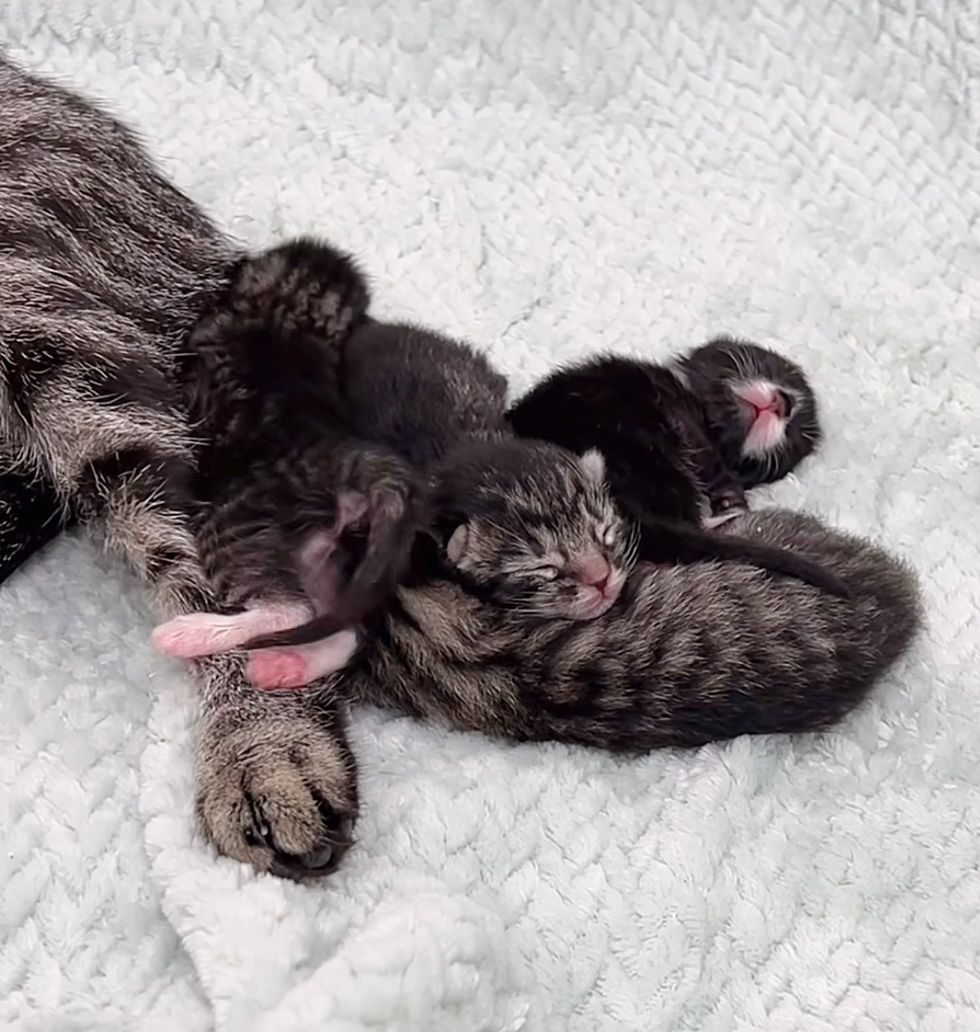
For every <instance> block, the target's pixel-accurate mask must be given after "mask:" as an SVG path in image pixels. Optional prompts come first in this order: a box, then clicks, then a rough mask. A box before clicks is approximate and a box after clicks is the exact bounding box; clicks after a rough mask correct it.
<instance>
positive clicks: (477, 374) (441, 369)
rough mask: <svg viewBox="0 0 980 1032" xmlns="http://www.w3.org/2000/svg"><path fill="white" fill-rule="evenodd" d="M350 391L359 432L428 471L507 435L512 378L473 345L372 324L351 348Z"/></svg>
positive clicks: (425, 332) (400, 327)
mask: <svg viewBox="0 0 980 1032" xmlns="http://www.w3.org/2000/svg"><path fill="white" fill-rule="evenodd" d="M343 385H344V393H345V396H346V398H347V401H348V404H349V409H350V419H351V421H352V424H353V426H354V427H355V429H356V431H357V432H358V433H359V434H360V435H361V436H363V437H366V438H368V439H370V440H375V441H378V442H379V443H383V444H386V445H388V446H389V447H391V448H393V449H395V450H396V451H398V452H399V453H400V454H402V455H404V456H405V457H406V458H407V459H409V460H410V461H411V462H414V463H416V464H417V465H419V466H422V467H425V468H428V467H430V466H431V465H432V464H433V463H435V462H438V461H439V460H440V459H442V458H443V457H444V456H445V454H446V453H447V452H448V451H449V450H450V449H451V448H453V447H454V446H455V445H456V444H457V443H459V442H460V441H461V440H464V439H477V440H484V439H487V438H489V437H492V436H494V435H495V434H498V433H500V432H501V431H502V429H503V425H504V420H503V413H504V405H505V398H506V392H507V381H506V380H505V379H504V377H503V376H502V375H501V374H500V373H498V372H497V371H496V370H495V369H494V368H493V367H492V366H491V365H490V363H489V362H488V361H487V359H486V358H485V357H484V356H483V355H482V354H480V353H479V352H478V351H476V349H475V348H473V347H471V346H470V345H469V344H466V343H464V342H462V341H459V340H455V339H453V338H450V337H446V336H444V335H442V334H438V333H435V332H434V331H432V330H427V329H424V328H422V327H418V326H413V325H409V324H404V323H381V322H375V321H373V320H372V321H369V322H367V323H366V324H365V325H364V326H362V327H361V328H359V329H358V330H357V331H356V332H355V333H354V334H353V336H352V337H351V339H350V341H349V342H348V344H347V349H346V355H345V362H344V368H343Z"/></svg>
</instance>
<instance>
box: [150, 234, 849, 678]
mask: <svg viewBox="0 0 980 1032" xmlns="http://www.w3.org/2000/svg"><path fill="white" fill-rule="evenodd" d="M368 307H369V295H368V290H367V285H366V282H365V280H364V277H363V276H362V274H361V273H360V272H359V270H358V269H357V268H356V266H355V265H354V263H353V262H352V261H351V260H350V259H349V257H347V256H346V255H344V254H342V253H340V252H338V251H336V250H335V249H334V248H332V247H330V246H329V245H327V244H323V243H317V242H315V241H312V240H305V239H304V240H297V241H293V242H291V243H289V244H286V245H283V246H281V247H279V248H276V249H274V250H272V251H269V252H266V253H264V254H261V255H259V256H257V257H255V258H253V259H248V260H244V261H242V262H241V263H240V264H239V267H238V268H237V269H236V271H235V274H234V276H233V277H232V280H231V283H230V285H229V287H228V289H227V291H226V293H225V294H224V296H223V297H222V298H221V299H220V300H219V302H218V304H217V305H216V307H215V309H214V310H213V311H212V312H210V313H209V314H208V315H207V316H206V317H205V318H204V319H202V320H201V322H200V323H199V324H198V326H197V327H196V329H195V330H194V332H193V333H192V334H191V338H190V348H189V354H190V356H191V357H190V358H188V360H187V362H186V363H185V367H184V370H183V372H184V377H185V378H186V381H187V384H188V388H187V389H188V394H189V399H190V400H189V411H190V412H191V415H192V418H193V420H194V422H195V423H196V424H197V425H198V426H199V427H200V428H201V431H202V438H203V441H204V444H203V446H202V448H201V451H200V454H199V456H198V462H197V478H196V482H195V487H194V496H195V498H196V499H198V501H199V503H200V504H199V510H198V522H197V530H196V532H197V538H198V541H199V545H200V551H201V557H202V561H203V564H204V567H205V570H206V571H207V572H208V575H209V577H210V579H211V581H212V583H214V584H215V585H216V587H217V589H218V593H219V597H220V598H221V599H222V600H223V601H224V602H226V603H227V604H228V605H230V606H233V607H235V608H237V609H241V607H243V606H247V607H248V608H246V609H244V610H243V611H242V612H240V613H237V614H232V615H227V614H217V613H216V614H203V613H196V614H185V615H181V616H178V617H176V618H175V619H173V620H171V621H169V622H168V623H167V624H165V625H164V626H162V627H160V628H158V629H157V631H156V633H155V636H154V640H155V642H156V644H157V645H158V647H160V648H161V649H163V650H164V651H167V652H170V653H171V654H173V655H177V656H182V657H186V658H189V657H194V656H201V655H207V654H214V653H218V652H223V651H228V650H230V649H233V648H237V647H241V646H244V647H245V648H248V649H252V650H255V649H262V650H269V649H270V648H272V647H275V646H297V645H305V646H309V647H308V648H307V649H305V651H302V652H300V651H296V650H293V651H291V652H282V651H276V652H272V651H259V652H255V653H253V655H252V656H251V658H250V661H249V671H250V675H251V678H252V681H253V683H255V684H256V685H258V686H260V687H265V688H270V687H289V686H298V685H302V684H306V683H308V682H309V681H311V680H313V679H315V678H319V677H323V676H326V675H328V674H330V673H333V672H334V671H336V670H338V669H340V668H341V667H342V666H344V665H345V664H346V663H347V662H348V660H350V658H351V657H352V655H353V653H354V651H355V649H356V638H355V636H354V634H353V633H352V631H351V627H352V626H353V625H355V624H357V623H362V622H363V621H364V620H366V619H367V618H368V617H369V616H370V615H371V614H372V612H373V611H376V610H377V609H378V608H379V607H380V605H381V604H382V602H384V601H386V600H388V599H390V598H391V596H392V594H393V592H394V590H395V587H396V585H397V584H398V583H399V582H400V581H402V580H404V579H405V576H406V573H407V571H408V570H409V569H413V570H415V571H416V576H418V574H419V571H424V572H425V573H429V574H431V573H435V572H443V573H445V572H449V573H450V575H451V576H452V578H453V579H454V580H455V581H457V582H458V583H460V584H462V585H464V586H465V588H466V589H467V590H468V591H470V592H471V593H473V594H475V595H477V596H479V597H480V598H481V599H482V600H484V601H485V602H487V603H490V604H494V605H506V606H509V607H513V608H514V609H515V610H516V611H518V612H519V613H520V614H522V616H523V617H525V618H527V619H528V620H539V619H549V618H554V619H594V618H596V617H598V616H601V615H602V614H603V613H605V612H606V611H607V610H608V609H609V608H610V607H611V606H612V605H613V604H614V603H615V602H616V601H617V599H618V598H619V595H620V592H621V591H622V588H623V585H624V584H625V582H626V579H627V577H628V575H629V573H630V571H631V569H632V567H633V564H634V561H635V560H636V559H637V558H639V560H640V561H642V562H647V563H650V562H658V563H664V562H679V561H688V562H689V561H695V560H697V559H699V558H703V557H706V556H707V557H714V558H718V559H723V558H730V559H737V560H740V561H742V562H745V563H749V564H754V565H757V566H759V567H761V568H765V569H768V570H770V571H774V572H777V573H782V574H788V575H790V576H793V577H797V578H798V579H800V580H803V581H806V582H808V583H811V584H814V585H816V586H818V587H821V588H823V589H825V590H827V591H830V592H831V593H833V594H837V595H840V596H844V595H846V594H847V588H846V586H845V585H844V584H843V582H842V581H841V580H840V578H838V577H836V576H835V575H834V574H832V573H831V572H830V571H829V570H827V569H826V568H824V567H822V566H820V565H819V564H817V563H814V562H813V561H812V560H810V559H808V558H807V557H805V556H802V555H800V554H799V553H797V552H793V551H789V550H780V549H776V548H774V547H773V546H771V545H769V544H765V543H760V542H758V541H746V540H745V539H743V538H739V537H736V536H734V535H730V534H729V535H725V536H721V535H718V534H710V533H706V532H705V529H703V528H710V527H713V526H715V525H717V524H718V523H721V522H725V521H728V520H730V519H732V518H733V517H734V516H736V515H738V513H740V512H745V511H746V510H747V505H746V502H745V493H744V492H745V488H746V487H750V486H752V485H754V484H756V483H759V482H762V481H765V480H772V479H776V478H777V477H779V476H783V475H785V473H787V472H788V471H789V470H790V469H792V468H794V467H795V466H796V465H798V463H799V462H800V461H801V460H802V459H803V458H804V457H805V456H806V455H808V454H809V453H810V451H812V449H813V448H814V446H815V445H816V443H817V441H818V440H819V434H820V430H819V424H818V422H817V415H816V401H815V399H814V397H813V393H812V391H811V390H810V387H809V384H808V383H807V381H806V378H805V377H804V376H803V374H802V372H801V371H800V370H799V369H797V368H796V367H795V366H794V365H792V363H790V362H788V361H786V360H785V359H782V358H780V357H779V356H777V355H775V354H773V353H772V352H770V351H767V350H765V349H762V348H759V347H756V346H754V345H750V344H747V343H744V342H739V341H735V340H718V341H715V342H713V343H711V344H709V345H706V346H704V347H702V348H698V349H697V350H695V351H694V352H692V353H691V354H690V355H689V356H687V357H686V358H684V359H682V360H681V361H680V362H679V363H678V364H677V365H676V366H674V367H671V368H666V367H659V366H656V365H654V364H652V363H648V362H640V361H637V360H631V359H624V358H616V357H602V358H598V359H595V360H593V361H591V362H587V363H585V364H583V365H581V366H579V367H575V368H569V369H565V370H560V371H558V372H556V373H555V374H553V375H552V376H551V377H549V378H548V379H547V380H546V381H545V382H544V383H542V384H540V385H539V386H538V387H537V388H535V389H534V390H532V391H531V392H530V393H529V394H528V395H527V396H526V397H525V398H523V399H522V400H521V401H519V402H518V403H517V404H516V405H515V406H514V407H513V408H512V409H511V410H510V411H509V412H508V411H505V400H504V399H505V390H506V384H505V381H504V379H503V377H502V376H501V375H500V374H499V373H497V372H496V371H495V370H493V369H492V368H491V367H490V365H489V364H488V362H487V360H486V359H485V358H484V357H483V356H481V355H480V354H479V353H477V352H476V351H475V350H474V349H473V348H472V347H470V346H469V345H467V344H465V343H462V342H459V341H454V340H451V339H448V338H446V337H442V336H439V335H437V334H435V333H433V332H431V331H429V330H426V329H423V328H419V327H413V326H406V325H398V324H383V323H379V322H377V321H375V320H374V319H372V318H371V317H370V316H369V315H368ZM600 449H601V451H600ZM576 456H577V457H576ZM607 480H608V489H607ZM614 502H615V504H614ZM423 510H424V511H423ZM621 514H623V515H621ZM624 516H625V517H626V519H624ZM313 612H316V613H317V614H318V615H316V616H315V617H312V618H310V617H311V614H312V613H313Z"/></svg>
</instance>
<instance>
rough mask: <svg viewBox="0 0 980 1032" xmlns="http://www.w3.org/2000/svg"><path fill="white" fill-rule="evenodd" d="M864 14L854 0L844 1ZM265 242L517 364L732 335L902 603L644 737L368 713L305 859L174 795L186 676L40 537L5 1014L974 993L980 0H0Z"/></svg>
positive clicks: (23, 41)
mask: <svg viewBox="0 0 980 1032" xmlns="http://www.w3.org/2000/svg"><path fill="white" fill-rule="evenodd" d="M859 10H860V12H861V13H860V14H858V13H856V12H857V11H859ZM0 28H2V38H3V39H5V40H6V41H7V43H8V44H9V46H10V48H11V51H12V53H13V54H14V55H16V56H18V57H21V58H22V59H24V60H26V61H28V62H29V63H31V64H32V65H34V66H37V67H40V68H43V69H44V70H46V71H51V72H55V73H57V74H59V75H62V76H64V77H66V78H67V79H69V80H70V81H72V82H74V83H76V84H77V85H78V86H80V87H84V88H85V89H87V90H89V91H92V92H94V93H96V94H97V95H99V96H101V97H102V98H105V99H107V100H109V101H110V103H111V105H112V107H113V108H114V109H115V110H116V111H117V112H119V113H120V114H122V115H123V116H124V117H125V118H126V119H127V120H128V121H130V122H131V123H133V124H135V125H136V126H137V127H138V128H139V129H140V130H141V131H142V132H143V133H144V135H145V136H146V138H147V140H148V143H149V144H150V146H151V148H152V149H153V151H154V153H156V154H157V155H158V156H159V157H160V160H161V161H162V162H163V163H164V166H165V168H166V169H167V171H168V172H169V173H170V174H171V175H173V176H174V177H175V178H176V179H177V180H178V181H179V182H180V184H181V185H182V186H183V187H184V188H186V189H187V190H188V191H189V192H190V193H191V194H192V195H193V196H194V197H195V198H196V199H197V200H199V201H200V202H201V203H202V204H204V205H205V206H206V207H207V208H208V209H209V210H211V211H212V212H213V213H214V214H215V215H216V216H217V218H218V219H219V220H220V221H221V222H222V224H223V225H225V226H226V227H227V228H228V229H229V230H230V231H232V232H233V233H235V234H236V235H237V236H238V237H239V238H240V239H242V240H244V241H246V242H247V243H250V244H256V245H259V244H264V243H267V242H270V241H273V240H276V239H279V238H280V237H281V236H283V235H284V234H286V233H292V232H297V231H319V232H322V233H324V234H328V235H329V236H330V237H331V238H332V239H334V240H335V241H336V242H338V243H339V244H341V245H343V246H345V247H348V248H350V249H352V250H354V251H355V252H357V253H358V254H359V255H360V256H361V257H362V258H363V259H364V261H365V263H366V264H367V266H368V268H369V269H370V270H371V272H372V274H373V278H374V284H375V289H376V296H377V298H378V307H379V311H382V312H385V313H389V314H395V315H399V316H402V317H409V318H417V319H421V320H425V321H426V322H427V323H429V324H432V325H434V326H437V327H439V328H442V329H446V330H449V331H451V332H455V333H458V334H462V335H467V336H469V337H470V338H471V339H473V340H475V341H478V342H481V343H483V344H485V345H486V346H487V347H488V348H489V349H490V352H491V354H492V356H493V358H494V359H495V360H496V361H498V362H499V363H500V365H501V367H502V368H504V369H505V370H506V371H507V372H508V374H510V375H511V376H512V378H513V384H514V387H515V389H520V388H523V387H524V386H526V385H527V384H528V383H530V382H531V381H532V380H533V379H534V378H535V377H537V376H538V375H540V374H541V373H543V372H544V371H545V370H546V369H548V368H549V367H550V366H551V365H552V364H553V363H554V362H555V361H556V360H557V359H559V358H569V357H573V356H576V355H581V354H586V353H589V352H591V351H593V350H594V349H597V348H600V347H601V348H612V349H617V350H623V351H633V352H636V353H640V354H647V355H653V356H666V355H668V354H670V353H672V352H674V351H676V350H678V349H680V348H684V347H688V346H691V345H693V344H696V343H699V342H701V341H702V340H704V339H706V337H707V336H708V335H709V334H711V333H715V332H721V331H729V332H736V333H740V334H743V335H745V336H747V337H750V338H753V339H756V340H759V341H762V342H766V343H770V344H774V345H776V346H778V347H780V348H782V349H783V350H785V351H786V353H788V354H790V355H791V356H793V357H795V358H797V359H798V360H799V361H800V362H802V363H803V365H804V366H805V368H806V369H807V370H808V371H809V372H810V373H811V374H812V378H813V380H814V382H815V385H816V387H817V390H818V392H819V394H820V396H821V399H822V401H823V406H824V407H823V413H824V423H825V427H826V430H827V441H826V445H825V447H824V448H823V449H822V451H821V452H820V454H819V456H818V457H816V458H815V459H814V460H812V461H811V462H809V463H807V464H806V465H805V466H804V467H803V469H802V470H801V472H800V476H799V478H798V479H796V478H793V479H791V480H789V481H787V482H784V483H783V484H781V485H779V486H778V487H777V488H776V489H774V490H772V491H770V492H768V494H767V495H764V496H763V497H760V499H759V502H760V504H764V503H765V502H766V501H771V500H776V501H778V502H779V503H781V504H787V505H791V506H799V507H806V508H810V509H814V510H817V511H819V512H821V513H823V514H824V515H825V516H826V517H827V518H829V519H830V520H832V521H834V522H836V523H838V524H840V525H842V526H845V527H847V528H849V529H855V530H858V531H861V532H865V533H868V534H870V535H873V536H876V537H880V538H881V539H882V540H884V541H885V542H887V544H888V545H889V546H890V547H891V548H893V549H895V550H896V551H899V552H902V553H904V554H906V555H908V556H910V557H911V558H912V559H913V561H914V562H915V563H916V565H917V566H918V568H919V569H920V570H921V571H922V574H923V577H924V584H925V593H926V599H927V603H928V606H929V610H930V628H929V631H928V634H927V635H926V636H925V637H924V638H923V640H922V641H921V643H920V644H919V646H918V647H917V648H916V650H915V651H914V652H913V654H912V655H911V656H910V657H909V659H908V660H907V661H906V662H904V663H903V664H902V665H901V666H900V667H899V668H898V669H897V670H896V671H895V672H894V674H893V675H892V676H891V677H890V678H889V679H888V680H887V682H886V683H885V684H883V685H882V686H881V688H880V690H879V691H878V692H877V693H876V694H875V696H874V699H873V701H872V702H871V703H870V704H869V705H867V706H866V707H864V708H863V709H862V710H861V711H860V712H859V713H857V714H855V715H854V716H853V717H852V718H851V719H849V720H848V721H847V722H846V723H845V724H844V725H843V726H842V727H841V728H840V729H839V730H838V731H836V732H834V733H833V734H828V735H824V736H820V737H806V738H800V739H797V740H788V739H759V740H753V741H746V740H740V741H736V742H733V743H730V744H728V745H724V746H719V747H710V748H706V749H703V750H701V751H699V752H692V753H676V754H675V753H667V752H665V753H660V754H657V755H654V756H651V757H648V758H646V759H644V760H640V761H629V762H627V761H623V760H615V759H611V758H609V757H605V756H602V755H599V754H595V753H590V752H587V751H584V750H578V749H570V748H559V747H537V746H535V747H514V746H510V745H507V744H502V743H499V742H491V741H488V740H485V739H483V738H480V737H478V736H473V735H469V736H467V735H458V734H445V733H442V732H438V731H436V730H433V729H431V728H427V727H424V726H419V725H416V724H414V723H412V722H411V721H408V720H404V719H400V718H397V717H394V716H391V715H388V714H382V713H379V712H367V713H364V712H362V713H360V714H358V716H357V717H356V720H355V726H354V740H355V744H356V748H357V751H358V755H359V757H360V760H361V767H362V783H363V796H364V800H363V801H364V816H363V819H362V820H361V822H360V824H359V828H358V837H359V847H358V848H357V849H356V850H355V851H353V852H352V853H351V854H350V855H349V857H348V859H347V861H346V862H345V865H344V867H343V869H342V871H341V872H340V873H338V874H337V875H336V876H335V877H334V878H332V879H331V880H330V881H329V882H328V883H325V884H321V885H319V886H316V887H313V888H303V887H298V886H293V885H286V884H282V883H279V882H276V881H274V880H272V879H268V878H255V877H253V876H252V875H251V874H250V873H248V872H245V871H244V870H242V869H241V868H239V867H237V866H236V865H234V864H231V863H229V862H227V861H215V860H214V859H212V857H211V856H210V854H209V853H208V852H207V851H206V850H205V849H203V848H202V846H201V845H200V843H199V842H197V841H196V840H195V839H194V837H193V829H192V825H191V819H190V804H191V797H192V778H191V746H190V725H191V715H192V712H193V694H192V691H191V689H190V687H189V684H188V679H187V678H186V676H185V675H184V673H183V672H182V671H181V669H180V668H179V667H178V666H177V665H176V664H170V663H168V662H166V661H164V660H162V659H160V658H157V657H155V656H154V655H153V654H152V652H151V650H150V648H149V645H148V632H149V629H150V626H151V620H150V616H149V611H148V608H147V606H146V603H145V601H144V599H143V594H142V592H141V591H140V589H139V587H138V585H136V584H135V583H134V582H133V581H132V580H131V578H130V577H129V575H128V574H127V573H126V572H125V571H124V570H122V568H121V567H120V566H119V565H118V564H117V563H116V562H115V561H114V560H110V559H104V558H102V557H100V556H99V554H98V552H97V551H96V550H95V548H93V547H92V546H90V545H89V544H87V543H84V542H82V541H81V540H80V539H77V538H75V539H71V540H65V541H62V542H60V543H59V544H57V545H56V546H55V547H53V548H52V549H51V550H49V551H48V552H46V553H45V554H44V556H43V557H42V558H41V559H40V561H37V562H34V563H32V564H31V565H30V566H29V567H28V568H27V569H26V570H25V571H24V572H23V573H22V574H19V575H18V576H16V577H15V578H14V579H13V580H11V581H10V582H9V583H8V584H7V585H5V586H4V587H3V588H2V589H0V635H2V649H0V745H2V749H0V786H2V810H0V816H2V832H3V838H4V848H3V849H2V850H0V1025H2V1027H4V1028H12V1029H31V1030H33V1029H36V1030H42V1029H43V1030H45V1032H48V1030H55V1032H58V1030H61V1029H79V1030H90V1029H120V1030H122V1029H125V1030H127V1032H128V1030H136V1029H139V1030H142V1029H160V1030H181V1032H183V1030H189V1032H196V1030H198V1029H200V1030H202V1032H203V1030H205V1029H209V1028H212V1027H214V1028H218V1029H222V1030H245V1029H258V1030H264V1032H273V1030H275V1032H278V1030H292V1029H318V1030H322V1029H329V1030H343V1032H348V1030H350V1032H353V1030H367V1029H396V1030H410V1032H414V1030H418V1032H423V1030H424V1032H438V1030H443V1029H445V1030H453V1032H457V1030H474V1032H475V1030H486V1032H491V1030H503V1029H518V1028H527V1029H530V1030H546V1032H551V1030H555V1032H558V1030H562V1032H563V1030H566V1029H567V1030H572V1032H591V1030H597V1029H603V1030H605V1029H617V1030H618V1029H637V1030H643V1032H661V1030H663V1032H666V1030H672V1032H673V1030H699V1032H714V1030H718V1032H732V1030H746V1032H748V1030H753V1032H757V1030H761V1029H774V1030H796V1029H800V1030H806V1032H810V1030H827V1032H830V1030H833V1032H840V1030H856V1032H857V1030H860V1032H883V1030H892V1029H900V1030H904V1029H910V1030H911V1029H916V1030H930V1032H933V1030H934V1032H939V1030H946V1029H949V1030H953V1029H956V1030H964V1029H980V961H978V958H980V874H978V862H980V849H978V844H977V835H978V829H980V791H978V789H980V745H978V739H980V735H978V732H980V701H978V694H980V685H978V678H977V665H978V659H980V657H978V642H980V620H978V616H977V613H978V604H980V579H978V575H980V551H978V534H977V529H976V524H977V516H978V504H980V469H978V456H980V387H978V384H980V375H978V373H980V351H978V342H980V323H978V318H980V227H978V212H980V192H978V184H980V153H978V132H980V130H978V126H980V45H978V31H980V5H978V3H977V2H976V0H960V2H956V0H946V2H945V3H944V2H941V0H918V2H901V3H900V2H898V0H894V2H890V3H883V2H882V3H879V2H874V0H867V2H865V3H862V4H860V5H858V4H854V3H847V2H844V0H840V2H836V0H820V2H814V3H809V2H807V3H803V2H802V0H797V2H793V0H755V2H750V0H678V2H676V3H670V4H667V3H652V2H648V3H643V2H634V0H592V2H586V0H564V2H558V0H545V2H539V3H537V4H530V3H525V2H523V0H462V2H452V0H436V2H431V3H427V4H415V3H409V2H408V0H404V2H393V3H391V4H386V3H382V2H380V0H379V2H375V3H371V2H366V0H351V2H349V3H347V4H345V5H334V4H328V3H316V2H314V0H265V2H262V0H195V2H194V3H189V2H183V0H180V2H174V3H169V4H161V3H156V2H154V0H126V2H121V0H61V2H56V0H7V3H6V4H5V5H4V8H3V10H2V12H0Z"/></svg>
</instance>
